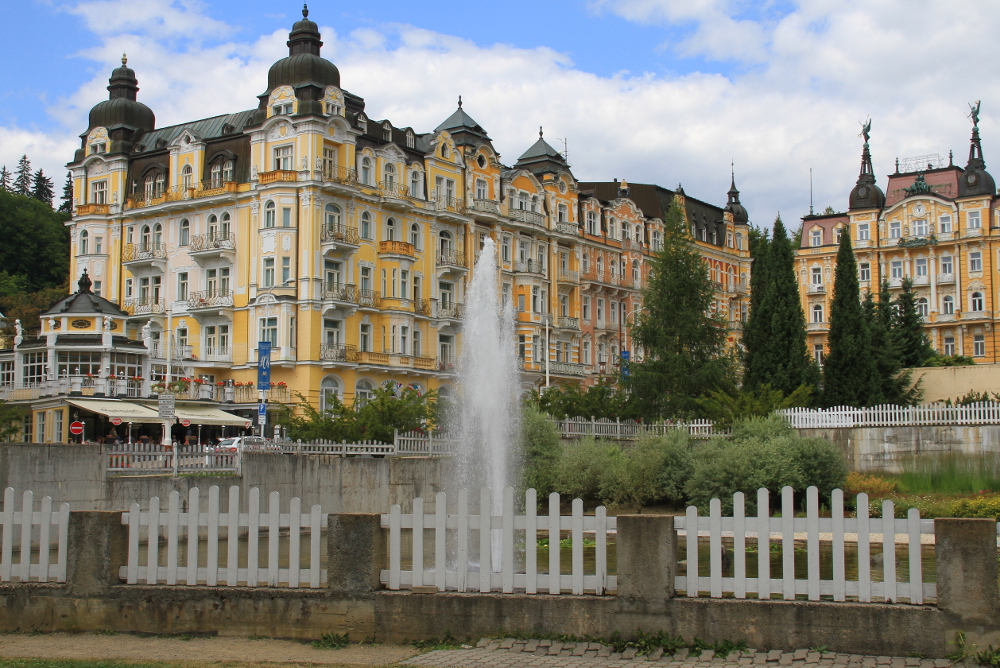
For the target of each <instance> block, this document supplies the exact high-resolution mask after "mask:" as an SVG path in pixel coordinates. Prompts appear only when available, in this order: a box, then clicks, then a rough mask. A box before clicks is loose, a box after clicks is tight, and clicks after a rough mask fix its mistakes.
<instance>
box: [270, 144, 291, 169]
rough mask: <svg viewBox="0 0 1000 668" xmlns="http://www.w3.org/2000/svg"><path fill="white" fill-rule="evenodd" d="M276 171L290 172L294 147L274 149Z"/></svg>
mask: <svg viewBox="0 0 1000 668" xmlns="http://www.w3.org/2000/svg"><path fill="white" fill-rule="evenodd" d="M274 169H275V170H279V169H280V170H284V171H289V170H291V169H292V147H291V146H278V147H277V148H275V149H274Z"/></svg>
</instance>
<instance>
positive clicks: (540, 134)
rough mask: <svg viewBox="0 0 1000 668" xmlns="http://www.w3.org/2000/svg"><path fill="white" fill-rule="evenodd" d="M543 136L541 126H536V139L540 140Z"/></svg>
mask: <svg viewBox="0 0 1000 668" xmlns="http://www.w3.org/2000/svg"><path fill="white" fill-rule="evenodd" d="M544 135H545V133H543V132H542V126H541V125H539V126H538V138H539V139H541V138H542V137H543V136H544Z"/></svg>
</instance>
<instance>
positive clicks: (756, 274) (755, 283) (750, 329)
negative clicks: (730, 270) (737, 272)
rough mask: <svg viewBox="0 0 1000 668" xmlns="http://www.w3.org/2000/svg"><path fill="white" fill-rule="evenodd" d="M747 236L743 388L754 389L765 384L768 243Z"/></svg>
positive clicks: (768, 329)
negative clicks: (747, 308) (747, 299)
mask: <svg viewBox="0 0 1000 668" xmlns="http://www.w3.org/2000/svg"><path fill="white" fill-rule="evenodd" d="M756 236H757V238H756V240H754V235H752V234H751V244H750V255H751V256H752V257H753V259H754V260H753V270H752V271H751V273H750V313H749V315H748V316H747V321H746V324H745V325H744V326H743V340H742V343H743V351H742V355H743V386H744V387H746V388H747V389H751V390H752V389H756V388H757V387H759V386H760V385H762V384H764V383H765V382H767V381H766V380H765V369H766V367H767V360H766V350H767V340H768V338H769V337H770V335H771V309H770V308H769V307H770V303H769V302H768V301H767V300H766V299H764V294H765V292H767V286H768V283H769V279H768V256H769V255H768V248H769V246H770V244H771V241H770V239H768V237H767V235H766V233H765V234H758V235H756Z"/></svg>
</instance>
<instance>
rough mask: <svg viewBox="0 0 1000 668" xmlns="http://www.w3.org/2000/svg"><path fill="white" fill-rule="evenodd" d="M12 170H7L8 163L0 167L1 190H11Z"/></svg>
mask: <svg viewBox="0 0 1000 668" xmlns="http://www.w3.org/2000/svg"><path fill="white" fill-rule="evenodd" d="M11 187H12V186H11V183H10V172H8V171H7V165H4V166H3V167H0V190H4V191H6V192H10V189H11Z"/></svg>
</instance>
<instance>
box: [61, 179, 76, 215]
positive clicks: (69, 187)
mask: <svg viewBox="0 0 1000 668" xmlns="http://www.w3.org/2000/svg"><path fill="white" fill-rule="evenodd" d="M59 211H60V212H61V213H69V214H72V213H73V175H72V174H70V173H69V172H66V183H65V184H64V185H63V192H62V197H61V198H60V199H59Z"/></svg>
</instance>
